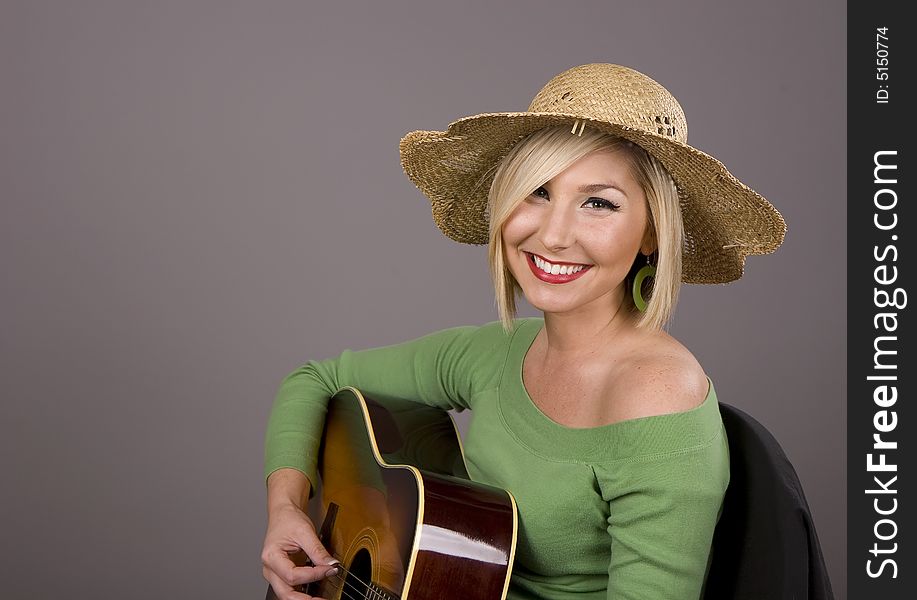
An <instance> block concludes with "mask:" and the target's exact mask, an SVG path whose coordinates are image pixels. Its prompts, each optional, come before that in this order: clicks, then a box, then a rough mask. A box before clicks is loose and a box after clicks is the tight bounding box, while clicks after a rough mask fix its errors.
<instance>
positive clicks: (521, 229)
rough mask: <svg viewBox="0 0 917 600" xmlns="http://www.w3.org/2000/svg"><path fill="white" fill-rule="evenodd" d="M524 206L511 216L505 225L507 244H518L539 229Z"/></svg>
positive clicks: (505, 240) (504, 233)
mask: <svg viewBox="0 0 917 600" xmlns="http://www.w3.org/2000/svg"><path fill="white" fill-rule="evenodd" d="M526 209H527V207H526V206H525V205H524V204H523V205H520V206H519V207H517V208H516V210H514V211H513V212H512V214H510V216H509V218H508V219H506V221H505V222H504V223H503V241H504V243H506V244H516V243H519V242H521V241H522V240H524V239H525V238H527V237H528V236H529V235H531V233H532V232H533V231H534V230H535V229H537V224H536V223H535V220H534V218H533V216H534V215H532V213H531V211H530V210H526Z"/></svg>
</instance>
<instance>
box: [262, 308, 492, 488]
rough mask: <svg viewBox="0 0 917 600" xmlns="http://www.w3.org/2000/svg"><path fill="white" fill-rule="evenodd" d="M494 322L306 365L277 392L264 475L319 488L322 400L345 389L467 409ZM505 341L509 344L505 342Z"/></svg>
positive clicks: (487, 356) (482, 374) (488, 356)
mask: <svg viewBox="0 0 917 600" xmlns="http://www.w3.org/2000/svg"><path fill="white" fill-rule="evenodd" d="M502 337H504V334H503V332H502V327H501V326H500V325H499V322H493V323H489V324H487V325H484V326H480V327H474V326H465V327H453V328H450V329H444V330H442V331H438V332H435V333H431V334H429V335H426V336H424V337H421V338H417V339H415V340H411V341H407V342H402V343H400V344H395V345H392V346H384V347H380V348H372V349H369V350H361V351H357V352H354V351H351V350H345V351H344V352H342V353H341V354H340V356H338V357H336V358H332V359H328V360H323V361H314V360H313V361H308V362H307V363H306V364H305V365H303V366H302V367H300V368H298V369H296V370H295V371H293V372H292V373H290V374H289V375H287V376H286V377H285V378H284V379H283V381H282V382H281V384H280V389H279V390H278V392H277V395H276V397H275V400H274V406H273V408H272V410H271V415H270V418H269V419H268V426H267V433H266V436H265V464H264V469H265V470H264V474H265V478H267V477H268V476H269V475H270V474H271V473H273V472H274V471H276V470H277V469H281V468H286V467H290V468H294V469H298V470H300V471H302V472H303V473H304V474H305V475H306V476H307V477H308V478H309V480H310V481H312V482H315V481H317V479H316V475H317V455H318V448H319V445H320V443H321V437H322V430H323V428H324V422H325V413H326V410H327V406H328V399H329V398H330V397H331V396H332V395H333V394H334V393H335V392H337V390H339V389H340V388H342V387H344V386H347V385H350V386H353V387H356V388H357V389H359V390H361V391H363V392H365V393H366V394H367V395H369V396H372V397H373V398H376V399H378V400H380V401H383V402H384V401H385V400H386V399H387V398H393V399H394V398H398V399H404V400H416V401H418V402H423V403H424V404H428V405H430V406H435V407H439V408H442V409H458V410H462V409H465V408H469V401H470V398H471V396H472V389H473V386H474V385H476V384H479V383H480V382H481V380H482V378H486V376H487V375H486V368H482V367H486V366H488V364H490V365H492V364H493V363H494V362H495V360H494V359H495V356H494V354H493V350H494V349H495V345H499V341H500V339H501V338H502ZM507 339H508V338H507Z"/></svg>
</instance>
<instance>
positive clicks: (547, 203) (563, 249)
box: [503, 150, 655, 314]
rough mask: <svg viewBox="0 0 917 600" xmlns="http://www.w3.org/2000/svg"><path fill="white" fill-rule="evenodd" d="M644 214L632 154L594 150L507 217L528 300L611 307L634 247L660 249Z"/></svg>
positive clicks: (510, 259) (567, 307) (556, 306)
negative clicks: (629, 157) (634, 175)
mask: <svg viewBox="0 0 917 600" xmlns="http://www.w3.org/2000/svg"><path fill="white" fill-rule="evenodd" d="M647 218H648V209H647V204H646V196H645V194H644V193H643V190H642V189H641V187H640V185H639V184H638V183H637V181H636V180H635V179H634V177H633V175H632V174H631V167H630V164H629V163H628V159H627V157H626V156H624V155H623V154H622V153H621V152H620V151H615V152H612V151H607V150H600V151H595V152H592V153H590V154H587V155H586V156H584V157H583V158H581V159H579V160H578V161H576V162H575V163H573V164H572V165H571V166H570V167H568V168H567V169H566V170H565V171H563V172H562V173H560V174H558V175H557V176H556V177H554V178H553V179H551V180H550V181H548V182H547V183H545V184H544V185H543V186H542V187H540V188H538V189H537V190H535V191H534V192H533V193H532V194H531V195H530V196H529V197H528V198H526V199H525V200H523V201H522V203H520V204H519V206H518V207H516V209H515V210H514V211H513V213H512V214H511V215H510V217H509V219H507V221H506V223H505V224H504V225H503V249H504V253H505V256H506V263H507V267H508V268H509V269H510V272H511V273H512V274H513V277H515V278H516V281H517V282H518V283H519V285H520V286H521V287H522V291H523V293H525V297H526V299H527V300H528V301H529V303H530V304H531V305H532V306H534V307H535V308H538V309H539V310H541V311H543V312H545V313H571V312H581V311H592V310H595V311H604V314H614V312H615V311H616V310H617V308H618V307H619V306H620V305H621V302H622V300H623V295H624V293H625V290H624V278H625V277H626V276H627V274H628V272H629V271H630V268H631V265H632V264H633V262H634V258H635V257H636V256H637V253H638V252H642V253H643V254H650V253H651V252H652V251H653V250H654V249H655V245H654V243H653V240H652V234H651V233H650V232H649V231H648V230H649V228H648V227H647V223H648V220H647Z"/></svg>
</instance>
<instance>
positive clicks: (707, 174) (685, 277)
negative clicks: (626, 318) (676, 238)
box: [400, 112, 786, 283]
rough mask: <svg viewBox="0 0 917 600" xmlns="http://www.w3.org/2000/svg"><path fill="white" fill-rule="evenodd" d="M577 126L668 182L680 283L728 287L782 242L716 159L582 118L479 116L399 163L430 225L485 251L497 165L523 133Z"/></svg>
mask: <svg viewBox="0 0 917 600" xmlns="http://www.w3.org/2000/svg"><path fill="white" fill-rule="evenodd" d="M577 121H580V122H583V121H585V123H586V126H589V127H593V128H595V129H597V130H600V131H603V132H605V133H610V134H613V135H617V136H620V137H622V138H625V139H627V140H630V141H632V142H634V143H635V144H638V145H640V146H641V147H643V148H644V149H645V150H646V151H647V152H649V153H650V154H652V155H653V156H655V157H656V158H657V159H658V160H659V161H660V162H661V163H662V165H663V166H664V167H665V168H666V169H667V170H668V172H669V174H670V175H671V176H672V179H673V180H674V182H675V184H676V186H677V188H678V193H679V200H680V204H681V210H682V217H683V221H684V229H685V244H684V256H683V261H682V281H683V282H685V283H728V282H730V281H735V280H736V279H739V278H740V277H741V276H742V274H743V271H744V266H745V257H746V256H749V255H758V254H768V253H770V252H773V251H774V250H776V249H777V248H778V247H779V246H780V244H781V243H782V242H783V239H784V236H785V234H786V222H785V221H784V220H783V217H782V216H781V215H780V213H779V212H778V211H777V210H776V209H775V208H774V207H773V206H772V205H771V204H770V203H769V202H768V201H767V200H765V199H764V198H763V197H762V196H761V195H760V194H758V193H757V192H755V191H754V190H752V189H750V188H749V187H748V186H746V185H744V184H743V183H742V182H740V181H739V180H738V179H736V178H735V177H734V176H733V175H732V174H731V173H730V172H729V171H728V170H727V169H726V167H725V166H724V165H723V164H722V163H721V162H720V161H718V160H717V159H715V158H713V157H712V156H710V155H708V154H706V153H704V152H702V151H700V150H698V149H696V148H693V147H692V146H688V145H687V144H684V143H682V142H680V141H678V140H675V139H673V138H670V137H664V136H662V135H654V134H652V133H649V132H646V131H644V130H640V129H635V128H631V127H626V126H623V125H619V124H615V123H607V122H603V121H596V120H590V119H584V118H583V116H582V115H576V114H565V113H556V112H551V113H539V112H500V113H485V114H480V115H475V116H471V117H465V118H463V119H459V120H458V121H455V122H453V123H451V124H450V125H449V128H448V129H447V130H446V131H413V132H411V133H409V134H407V135H406V136H405V137H404V138H403V139H402V140H401V144H400V148H401V164H402V167H403V168H404V171H405V173H406V174H407V175H408V177H409V178H410V179H411V181H412V182H414V184H415V185H416V186H417V187H418V189H420V191H421V192H423V193H424V195H426V196H427V198H428V199H429V200H430V202H431V206H432V210H433V220H434V221H435V222H436V225H437V226H438V227H439V228H440V230H442V232H443V233H444V234H446V235H447V236H448V237H449V238H451V239H453V240H455V241H457V242H461V243H466V244H486V243H487V242H488V239H489V235H488V210H487V202H488V193H489V191H490V186H491V183H492V181H493V176H494V171H495V167H496V165H498V164H499V162H500V161H501V160H502V159H503V158H504V157H505V156H506V155H507V154H508V153H509V151H510V150H511V149H512V147H513V146H514V145H515V144H516V143H517V142H519V141H520V140H521V139H523V138H524V137H526V136H527V135H529V134H530V133H533V132H535V131H537V130H539V129H542V128H544V127H550V126H554V125H566V126H571V127H572V126H573V125H574V123H575V122H577ZM571 135H574V134H572V133H571Z"/></svg>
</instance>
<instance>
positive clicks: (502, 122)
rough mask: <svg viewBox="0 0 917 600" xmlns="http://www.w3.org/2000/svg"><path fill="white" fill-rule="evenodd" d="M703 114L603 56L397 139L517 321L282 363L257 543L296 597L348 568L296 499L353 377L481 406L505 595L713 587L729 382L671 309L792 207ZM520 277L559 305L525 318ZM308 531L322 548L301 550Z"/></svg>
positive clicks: (503, 319) (765, 241) (693, 591)
mask: <svg viewBox="0 0 917 600" xmlns="http://www.w3.org/2000/svg"><path fill="white" fill-rule="evenodd" d="M686 133H687V130H686V124H685V119H684V114H683V112H682V110H681V107H680V106H679V105H678V103H677V101H676V100H675V99H674V98H673V97H672V96H671V94H669V93H668V91H666V90H665V89H664V88H663V87H662V86H660V85H659V84H658V83H656V82H655V81H653V80H652V79H650V78H648V77H647V76H645V75H643V74H641V73H638V72H636V71H633V70H631V69H628V68H625V67H620V66H617V65H607V64H593V65H583V66H580V67H576V68H573V69H570V70H568V71H565V72H563V73H561V74H559V75H557V76H556V77H554V78H553V79H552V80H551V81H550V82H549V83H548V84H547V85H546V86H545V87H544V88H543V89H542V90H541V91H540V92H539V94H538V95H537V96H536V97H535V99H534V100H533V102H532V104H531V106H530V107H529V110H528V111H527V112H525V113H498V114H484V115H478V116H475V117H468V118H465V119H462V120H460V121H457V122H455V123H453V124H452V125H451V126H450V127H449V130H448V131H447V132H424V131H418V132H413V133H411V134H409V135H408V136H406V137H405V138H404V139H403V140H402V143H401V152H402V164H403V166H404V168H405V171H406V172H407V174H408V176H409V177H410V178H411V179H412V180H413V181H414V182H415V184H416V185H417V186H418V187H419V188H420V189H421V191H423V192H424V194H426V195H427V197H428V198H430V200H431V202H432V205H433V216H434V220H435V221H436V223H437V225H438V226H439V227H440V228H441V229H442V230H443V232H444V233H446V234H447V235H448V236H449V237H450V238H452V239H454V240H456V241H459V242H465V243H488V244H489V258H490V264H491V272H492V276H493V280H494V285H495V289H496V294H497V305H498V309H499V313H500V320H499V321H495V322H493V323H489V324H486V325H483V326H481V327H457V328H452V329H447V330H444V331H440V332H436V333H433V334H430V335H428V336H426V337H423V338H420V339H418V340H414V341H410V342H405V343H403V344H398V345H395V346H389V347H385V348H377V349H372V350H365V351H362V352H350V351H345V352H344V353H343V354H342V355H341V356H340V357H338V358H336V359H332V360H327V361H323V362H315V361H310V362H309V363H307V364H306V365H305V366H304V367H302V368H301V369H298V370H297V371H295V372H293V373H292V374H290V375H289V376H288V377H287V378H286V379H285V380H284V382H283V384H282V386H281V389H280V391H279V393H278V396H277V400H276V403H275V407H274V410H273V413H272V415H271V420H270V424H269V427H268V435H267V450H266V475H267V476H268V500H269V524H268V531H267V536H266V539H265V544H264V551H263V555H262V557H263V561H264V573H265V577H266V578H267V579H268V581H269V582H270V583H271V584H272V586H273V587H274V589H275V590H276V592H277V593H278V595H279V596H280V597H281V598H308V596H306V595H305V594H302V593H299V592H297V591H294V586H296V585H298V584H302V583H305V582H308V581H313V580H316V579H319V578H321V577H325V576H328V575H330V574H334V573H335V569H334V567H333V566H331V565H332V564H333V562H334V561H333V560H332V558H331V556H330V555H329V554H328V553H327V551H326V550H325V549H324V548H322V547H321V544H320V543H319V542H318V540H317V538H316V535H315V530H314V525H313V524H312V523H311V521H309V519H308V518H307V517H306V516H305V515H304V514H303V512H302V509H301V507H302V506H304V505H305V502H306V500H307V499H308V497H309V494H310V489H311V485H310V482H311V481H314V480H315V477H316V476H317V475H316V471H315V460H316V456H315V455H316V451H317V448H318V443H319V439H320V436H321V431H322V418H323V417H322V415H323V414H324V412H323V411H324V407H325V403H326V402H327V398H328V396H330V395H331V394H333V393H334V392H335V391H336V390H337V389H338V388H339V387H341V386H343V385H353V386H355V387H357V388H359V389H361V390H364V391H365V392H366V393H367V394H369V395H371V396H378V397H383V398H384V397H386V396H390V397H402V398H410V399H416V400H418V401H421V402H425V403H428V404H431V405H435V406H439V407H442V408H453V409H463V408H471V409H473V413H472V415H473V416H472V420H471V423H470V426H469V431H468V434H467V436H466V438H465V452H466V462H467V465H468V471H469V475H470V476H471V477H472V478H473V479H475V480H478V481H482V482H485V483H489V484H492V485H495V486H497V487H500V488H504V489H507V490H509V491H510V492H512V494H513V496H514V497H515V499H516V502H517V505H518V511H519V519H520V526H519V540H518V546H517V550H516V559H515V565H514V568H513V574H512V581H511V585H510V589H509V595H508V597H509V598H552V599H554V598H616V599H619V598H635V599H636V598H640V599H645V598H655V599H659V598H679V599H682V598H698V597H700V595H701V593H702V589H703V584H704V579H705V576H706V571H707V567H708V561H709V556H710V544H711V539H712V535H713V530H714V527H715V525H716V522H717V519H718V516H719V511H720V507H721V503H722V499H723V494H724V492H725V489H726V486H727V484H728V481H729V460H728V447H727V443H726V438H725V434H724V432H723V427H722V422H721V420H720V415H719V411H718V408H717V400H716V394H715V391H714V388H713V384H712V382H711V381H710V380H709V378H708V377H707V376H706V374H705V373H704V370H703V368H702V367H701V366H700V365H699V364H698V362H697V360H696V359H695V358H694V357H693V355H692V354H691V353H690V352H689V351H688V350H687V349H686V348H685V347H684V346H682V345H681V344H680V343H679V342H678V341H676V340H675V339H674V338H672V337H671V336H669V335H668V334H667V333H665V332H664V331H663V330H662V327H663V326H664V325H665V323H666V322H667V321H668V319H669V316H670V314H671V312H672V310H673V309H674V306H675V303H676V299H677V295H678V289H679V285H680V283H681V282H682V281H685V282H691V283H725V282H728V281H732V280H735V279H737V278H738V277H740V276H741V275H742V271H743V266H744V260H745V256H747V255H749V254H764V253H768V252H772V251H773V250H775V249H776V248H777V247H778V246H779V245H780V243H781V242H782V240H783V236H784V232H785V224H784V222H783V219H782V218H781V216H780V214H779V213H778V212H777V211H776V210H775V209H774V208H773V207H772V206H771V205H770V204H769V203H768V202H767V201H766V200H765V199H764V198H762V197H761V196H759V195H758V194H756V193H755V192H753V191H752V190H750V189H748V188H747V187H745V186H744V185H742V184H741V183H740V182H738V181H737V180H736V179H735V178H734V177H733V176H732V175H730V174H729V173H728V171H726V169H725V168H724V167H723V165H722V164H721V163H719V162H718V161H716V160H715V159H713V158H711V157H709V156H707V155H706V154H703V153H702V152H700V151H698V150H696V149H694V148H691V147H690V146H687V145H686ZM517 290H521V291H522V293H523V294H524V295H525V297H526V299H527V300H528V301H529V303H530V304H531V305H532V306H534V307H536V308H537V309H539V310H541V311H542V312H543V313H544V316H543V319H542V318H533V319H516V320H514V314H515V302H514V299H515V293H516V291H517ZM299 548H302V549H303V550H304V551H305V552H306V553H307V554H308V555H309V557H310V559H311V560H312V562H313V564H314V565H322V566H313V567H296V568H294V567H293V566H292V563H291V562H290V560H289V558H288V557H287V552H293V551H295V550H298V549H299Z"/></svg>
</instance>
